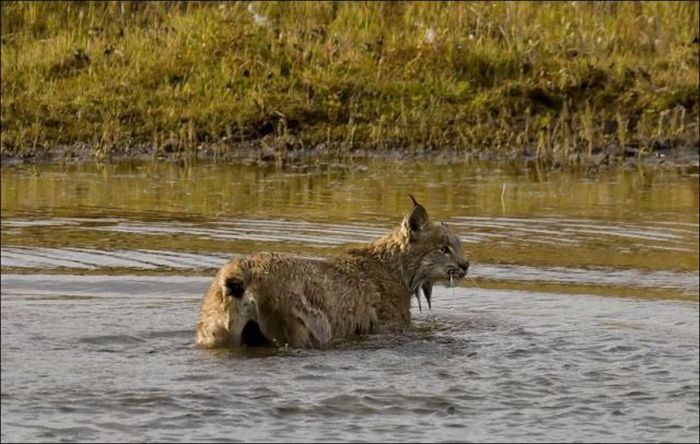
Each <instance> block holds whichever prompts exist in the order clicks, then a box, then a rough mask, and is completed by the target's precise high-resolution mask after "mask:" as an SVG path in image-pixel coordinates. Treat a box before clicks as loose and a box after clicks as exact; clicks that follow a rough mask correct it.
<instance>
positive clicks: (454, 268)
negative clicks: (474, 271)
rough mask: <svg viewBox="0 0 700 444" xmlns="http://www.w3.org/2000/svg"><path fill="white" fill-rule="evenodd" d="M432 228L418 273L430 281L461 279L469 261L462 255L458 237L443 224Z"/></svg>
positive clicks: (465, 273) (464, 274)
mask: <svg viewBox="0 0 700 444" xmlns="http://www.w3.org/2000/svg"><path fill="white" fill-rule="evenodd" d="M432 230H433V231H434V233H430V238H431V239H430V245H429V246H428V252H427V253H426V254H425V255H424V256H423V258H422V259H421V261H420V268H419V271H418V274H419V275H421V276H425V278H426V279H428V280H431V281H434V280H449V281H453V280H457V279H462V278H463V277H465V276H466V275H467V270H468V269H469V261H467V260H466V259H464V257H463V256H462V249H461V246H460V242H459V238H458V237H457V236H455V235H454V234H453V233H452V232H451V231H450V230H449V229H448V228H447V227H446V226H443V225H437V226H435V227H433V228H432Z"/></svg>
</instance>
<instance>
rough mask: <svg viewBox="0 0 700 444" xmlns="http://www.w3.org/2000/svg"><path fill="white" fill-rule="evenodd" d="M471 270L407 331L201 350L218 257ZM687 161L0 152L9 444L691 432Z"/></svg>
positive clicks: (690, 179)
mask: <svg viewBox="0 0 700 444" xmlns="http://www.w3.org/2000/svg"><path fill="white" fill-rule="evenodd" d="M408 192H411V193H413V194H414V195H415V196H416V197H417V198H418V199H419V200H420V201H421V202H422V203H424V204H425V206H426V207H427V208H428V210H429V212H430V213H431V215H432V216H433V217H434V218H436V219H439V220H443V221H446V222H447V223H448V224H449V225H450V226H452V227H453V228H454V230H455V231H456V232H457V233H458V234H459V235H460V237H461V238H462V240H463V244H464V247H465V250H466V251H467V253H468V255H469V257H470V260H471V263H472V267H471V268H470V274H469V277H468V278H467V279H466V280H464V281H462V282H461V283H460V285H459V286H458V287H457V288H445V287H437V288H436V289H435V293H434V295H433V310H432V311H427V310H426V309H425V307H424V309H423V311H422V312H419V311H418V308H417V307H414V308H413V314H414V328H413V330H412V331H411V332H410V333H408V334H406V335H403V336H392V335H388V336H384V335H377V336H372V337H370V338H368V339H366V340H359V341H352V342H349V343H346V344H342V345H341V346H339V347H338V348H335V349H331V350H323V351H317V350H260V349H257V350H256V349H238V350H223V351H206V350H200V349H197V348H195V347H193V345H192V342H193V327H194V324H195V322H196V318H197V313H198V309H199V303H200V301H201V297H202V295H203V293H204V291H205V289H206V287H207V286H208V284H209V282H210V279H211V277H212V276H213V274H214V272H215V270H216V268H218V267H219V266H220V265H221V264H223V263H224V261H225V260H226V259H227V258H229V257H231V256H234V255H240V254H247V253H251V252H254V251H257V250H274V251H282V252H290V253H294V254H300V255H305V256H314V257H321V256H326V255H331V254H335V253H337V252H339V251H341V250H342V249H344V248H347V247H348V246H349V245H352V244H354V243H358V242H366V241H369V240H371V239H374V238H376V237H378V236H379V235H381V234H383V233H384V232H386V231H387V230H388V229H390V228H391V227H393V226H395V225H396V224H398V223H399V221H400V220H401V218H402V216H403V214H404V213H405V212H406V211H407V210H408V209H409V207H410V205H409V202H410V201H409V199H408V197H407V193H408ZM698 221H699V218H698V177H697V175H683V174H679V173H671V172H663V171H644V170H614V171H608V172H604V173H602V174H600V175H597V176H593V177H587V176H586V175H585V174H583V173H579V174H576V173H563V172H549V173H548V172H543V171H538V170H537V169H529V170H523V169H518V168H516V167H501V168H500V169H499V168H496V167H494V166H491V165H487V164H475V163H452V164H448V163H445V164H434V163H428V162H425V163H421V162H380V161H371V162H362V163H353V164H349V165H327V164H321V163H319V164H318V165H312V166H306V167H296V168H295V167H286V168H280V167H274V166H270V167H257V166H246V165H211V164H206V165H202V164H199V165H184V166H183V165H176V164H163V163H131V164H120V165H107V166H104V165H103V166H96V165H83V166H37V167H4V168H3V169H2V247H1V253H2V262H1V267H2V307H1V308H2V390H1V394H2V397H1V400H2V441H3V442H4V441H58V440H70V441H107V440H108V441H142V440H146V441H197V440H199V441H201V440H207V441H213V440H226V441H251V440H266V441H290V440H291V441H299V440H304V441H322V440H325V441H328V440H339V441H448V440H449V441H454V440H457V441H500V442H503V441H565V442H570V441H619V440H623V441H689V442H697V441H698V439H699V431H698V396H699V389H698V378H699V376H700V375H699V371H698V367H699V363H698V360H699V355H698V353H699V352H698V350H699V337H698V318H699V316H698V314H699V311H698V291H699V290H698V287H699V285H698V271H697V270H698V255H699V246H698Z"/></svg>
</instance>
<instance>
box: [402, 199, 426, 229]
mask: <svg viewBox="0 0 700 444" xmlns="http://www.w3.org/2000/svg"><path fill="white" fill-rule="evenodd" d="M408 196H409V197H410V198H411V200H412V201H413V209H412V210H411V212H410V213H409V214H408V215H407V216H406V218H405V219H404V221H403V225H404V227H405V228H406V229H408V230H410V231H413V232H415V231H421V230H423V229H424V228H425V227H426V225H428V224H429V223H430V216H428V212H427V211H426V209H425V208H424V207H423V205H421V204H419V203H418V202H417V201H416V199H415V198H414V197H413V196H412V195H410V194H409V195H408Z"/></svg>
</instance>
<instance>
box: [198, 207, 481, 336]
mask: <svg viewBox="0 0 700 444" xmlns="http://www.w3.org/2000/svg"><path fill="white" fill-rule="evenodd" d="M468 267H469V263H468V262H467V261H466V260H464V258H463V256H462V252H461V248H460V244H459V239H458V238H457V237H456V236H455V235H454V234H453V233H452V232H451V231H450V230H449V229H448V228H447V227H446V226H445V225H444V224H435V223H433V222H431V221H430V218H429V217H428V213H427V212H426V210H425V208H423V206H421V205H420V204H418V203H417V202H415V200H414V206H413V209H412V210H411V212H410V213H409V214H408V215H407V216H406V217H405V218H404V220H403V222H402V224H401V226H400V227H399V228H397V229H395V230H393V231H392V232H390V233H388V234H387V235H386V236H384V237H382V238H381V239H378V240H377V241H375V242H373V243H371V244H369V245H367V246H365V247H363V248H357V249H352V250H349V251H348V252H347V253H346V254H344V255H342V256H340V257H335V258H329V259H325V260H314V259H305V258H299V257H294V256H290V255H282V254H276V253H257V254H255V255H252V256H249V257H246V258H240V259H233V260H231V261H229V262H228V263H226V264H225V265H224V266H223V267H222V268H221V269H220V270H219V271H218V272H217V274H216V277H215V278H214V281H213V282H212V284H211V286H210V287H209V290H208V291H207V293H206V294H205V296H204V299H203V301H202V306H201V310H200V316H199V321H198V323H197V331H196V342H197V344H198V345H200V346H202V347H210V348H211V347H222V346H231V345H241V344H243V343H245V344H247V345H277V346H284V345H289V346H291V347H324V346H327V345H328V344H329V343H331V342H332V341H334V340H337V339H343V338H348V337H350V336H353V335H362V334H367V333H373V332H378V331H392V332H400V331H403V330H404V329H406V328H407V327H408V326H409V324H410V320H411V313H410V304H411V297H412V296H413V295H418V292H419V290H420V289H421V288H423V289H424V291H425V289H426V288H431V286H432V282H433V281H434V280H447V279H450V276H452V277H456V278H458V279H459V278H462V277H464V275H465V274H466V271H467V268H468ZM426 299H428V302H429V294H426Z"/></svg>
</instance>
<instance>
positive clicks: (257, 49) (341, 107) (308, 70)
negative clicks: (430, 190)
mask: <svg viewBox="0 0 700 444" xmlns="http://www.w3.org/2000/svg"><path fill="white" fill-rule="evenodd" d="M698 22H699V18H698V4H697V2H623V3H614V2H551V3H530V2H476V3H467V2H397V3H394V2H367V3H365V2H339V3H331V2H296V3H295V2H291V3H290V2H252V3H247V2H241V3H238V2H236V3H192V2H173V3H160V2H143V3H140V2H105V3H90V2H80V3H77V2H76V3H73V2H70V3H68V2H66V3H63V2H57V3H53V2H51V3H43V2H3V4H2V152H3V153H14V154H32V153H35V152H37V151H39V150H44V149H49V150H50V149H52V147H54V146H56V145H57V144H68V145H70V144H76V143H87V144H89V145H90V146H91V148H92V149H93V150H94V152H95V154H96V155H98V156H101V155H105V154H109V153H110V152H111V151H112V150H117V149H122V148H124V147H127V146H133V145H135V144H144V143H146V144H148V146H150V147H152V148H153V149H155V150H178V151H182V152H194V151H196V149H197V147H198V146H201V145H207V144H209V145H211V144H215V145H217V146H220V147H222V148H223V149H235V147H236V142H238V141H250V140H258V141H260V142H261V144H262V145H265V144H273V145H280V144H281V145H285V146H291V147H308V146H316V145H318V144H321V143H326V144H330V145H333V146H336V147H338V149H339V150H341V151H342V150H351V149H355V148H366V149H376V150H382V149H389V148H397V147H398V148H402V149H406V150H410V151H423V150H445V149H449V150H456V151H465V152H466V151H488V152H493V153H496V154H500V155H509V154H513V153H522V152H529V153H531V154H532V155H533V156H537V157H538V158H539V159H541V160H550V161H555V162H560V163H576V162H584V161H586V159H592V158H594V157H595V156H596V155H598V154H597V153H599V152H603V153H613V154H619V155H623V153H624V151H625V149H626V150H627V152H628V153H629V152H634V153H637V155H643V154H644V153H645V152H649V151H651V150H654V149H657V148H658V147H675V146H689V145H690V146H692V145H697V143H698V124H697V119H698V109H699V106H698V96H699V94H698V44H697V29H698ZM694 40H695V43H694ZM611 147H615V148H614V149H611ZM601 150H602V151H601Z"/></svg>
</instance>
